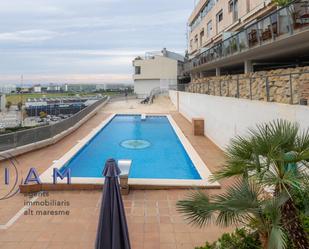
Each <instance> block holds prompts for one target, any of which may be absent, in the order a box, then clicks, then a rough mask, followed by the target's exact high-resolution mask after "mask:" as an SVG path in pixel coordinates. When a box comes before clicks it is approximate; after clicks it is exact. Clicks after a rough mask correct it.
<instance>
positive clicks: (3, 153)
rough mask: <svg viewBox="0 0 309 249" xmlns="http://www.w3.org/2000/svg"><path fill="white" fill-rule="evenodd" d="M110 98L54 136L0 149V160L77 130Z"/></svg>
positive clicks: (43, 144) (55, 141)
mask: <svg viewBox="0 0 309 249" xmlns="http://www.w3.org/2000/svg"><path fill="white" fill-rule="evenodd" d="M109 100H110V98H109V97H108V98H107V99H106V100H105V101H104V102H103V103H102V104H101V105H99V106H97V107H96V108H95V109H94V110H93V111H92V112H90V113H88V114H87V115H86V116H85V117H84V118H82V119H81V120H80V121H79V122H77V123H76V124H75V125H74V126H72V127H70V128H69V129H67V130H65V131H63V132H61V133H59V134H57V135H56V136H54V137H52V138H48V139H45V140H41V141H39V142H35V143H31V144H27V145H24V146H20V147H16V148H14V149H10V150H6V151H1V152H0V161H2V160H6V159H8V158H11V157H14V156H18V155H21V154H24V153H27V152H30V151H33V150H37V149H41V148H43V147H46V146H49V145H52V144H55V143H57V142H58V141H60V140H61V139H63V138H64V137H66V136H67V135H69V134H71V133H72V132H74V131H75V130H77V129H78V128H79V127H80V126H81V125H83V124H84V123H85V122H87V121H88V120H89V119H90V118H92V117H93V116H94V115H96V114H97V113H98V111H99V109H101V108H102V107H103V106H105V105H106V104H107V103H108V101H109Z"/></svg>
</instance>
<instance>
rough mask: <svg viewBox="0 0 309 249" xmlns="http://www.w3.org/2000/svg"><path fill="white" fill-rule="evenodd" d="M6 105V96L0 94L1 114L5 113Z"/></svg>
mask: <svg viewBox="0 0 309 249" xmlns="http://www.w3.org/2000/svg"><path fill="white" fill-rule="evenodd" d="M5 104H6V98H5V94H1V93H0V111H1V112H3V111H5Z"/></svg>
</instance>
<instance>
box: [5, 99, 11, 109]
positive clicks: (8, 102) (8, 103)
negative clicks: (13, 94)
mask: <svg viewBox="0 0 309 249" xmlns="http://www.w3.org/2000/svg"><path fill="white" fill-rule="evenodd" d="M11 106H12V102H11V101H7V102H6V104H5V108H6V109H7V110H10V108H11Z"/></svg>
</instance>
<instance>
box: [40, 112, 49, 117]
mask: <svg viewBox="0 0 309 249" xmlns="http://www.w3.org/2000/svg"><path fill="white" fill-rule="evenodd" d="M39 115H40V118H46V116H47V114H46V113H45V112H40V113H39Z"/></svg>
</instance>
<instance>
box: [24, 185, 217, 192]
mask: <svg viewBox="0 0 309 249" xmlns="http://www.w3.org/2000/svg"><path fill="white" fill-rule="evenodd" d="M103 186H104V184H77V183H74V184H51V183H43V184H31V185H19V189H20V193H35V192H40V191H65V190H69V191H76V190H102V188H103ZM129 188H130V190H169V189H193V188H194V189H220V188H221V187H220V186H219V185H214V186H211V185H208V186H194V187H192V186H191V185H188V186H172V185H169V186H164V185H162V186H160V185H129Z"/></svg>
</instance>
